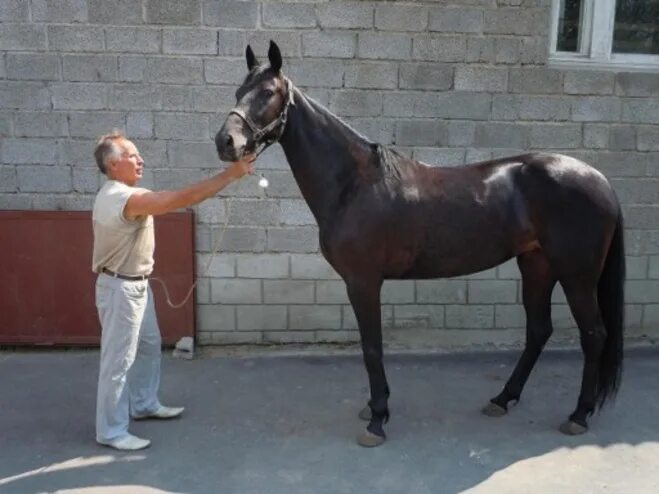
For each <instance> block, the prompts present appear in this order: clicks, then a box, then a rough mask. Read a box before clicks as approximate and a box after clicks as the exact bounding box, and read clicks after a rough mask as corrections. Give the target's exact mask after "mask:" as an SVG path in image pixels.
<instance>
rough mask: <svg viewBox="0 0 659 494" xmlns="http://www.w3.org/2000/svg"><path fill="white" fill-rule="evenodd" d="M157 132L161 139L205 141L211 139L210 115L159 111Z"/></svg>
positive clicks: (156, 124)
mask: <svg viewBox="0 0 659 494" xmlns="http://www.w3.org/2000/svg"><path fill="white" fill-rule="evenodd" d="M155 133H156V137H157V138H159V139H181V140H191V141H195V140H196V141H205V140H207V139H210V135H209V130H208V117H207V116H206V115H194V114H186V113H158V114H156V115H155Z"/></svg>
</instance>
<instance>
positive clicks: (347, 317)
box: [341, 305, 394, 330]
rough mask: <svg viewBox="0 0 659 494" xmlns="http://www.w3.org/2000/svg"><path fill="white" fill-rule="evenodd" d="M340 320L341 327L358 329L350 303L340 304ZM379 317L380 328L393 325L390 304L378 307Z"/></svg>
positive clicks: (392, 313)
mask: <svg viewBox="0 0 659 494" xmlns="http://www.w3.org/2000/svg"><path fill="white" fill-rule="evenodd" d="M342 313H343V314H342V321H341V328H343V329H345V330H350V329H352V330H358V329H359V325H358V324H357V318H356V317H355V312H354V310H353V309H352V306H350V305H344V306H342ZM380 319H381V321H382V328H383V329H386V328H391V327H393V325H394V310H393V306H391V305H383V306H382V307H381V308H380Z"/></svg>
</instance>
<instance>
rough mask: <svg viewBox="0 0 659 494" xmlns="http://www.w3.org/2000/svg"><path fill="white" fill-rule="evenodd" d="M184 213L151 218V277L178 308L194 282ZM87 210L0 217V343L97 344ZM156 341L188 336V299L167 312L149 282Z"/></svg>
mask: <svg viewBox="0 0 659 494" xmlns="http://www.w3.org/2000/svg"><path fill="white" fill-rule="evenodd" d="M193 228H194V219H193V214H192V212H182V213H170V214H167V215H164V216H159V217H156V218H155V236H156V252H155V271H154V276H158V277H160V278H161V279H162V280H163V281H164V282H165V283H166V284H167V288H168V289H169V292H170V294H171V296H172V298H173V301H174V302H179V301H181V300H182V299H183V297H184V296H185V294H186V293H187V291H188V289H189V287H190V286H191V285H192V283H193V280H194V231H193ZM92 242H93V236H92V226H91V213H90V212H88V211H0V344H38V345H58V344H61V345H97V344H98V343H99V341H100V325H99V322H98V316H97V313H96V306H95V304H94V283H95V281H96V275H95V274H94V273H92V271H91V258H92V257H91V256H92ZM152 287H153V291H154V294H155V298H156V311H157V314H158V322H159V324H160V330H161V332H162V337H163V341H164V342H165V343H167V344H172V343H175V342H176V341H177V340H178V339H179V338H181V337H182V336H194V296H192V297H190V300H188V302H187V303H186V304H185V305H184V306H183V307H182V308H180V309H172V308H170V307H169V306H168V305H167V304H166V302H165V297H164V292H163V290H162V288H161V287H160V285H159V284H158V283H153V284H152Z"/></svg>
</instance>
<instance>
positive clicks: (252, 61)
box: [245, 45, 259, 72]
mask: <svg viewBox="0 0 659 494" xmlns="http://www.w3.org/2000/svg"><path fill="white" fill-rule="evenodd" d="M245 58H246V59H247V70H249V71H250V72H251V71H252V69H253V68H254V67H256V66H257V65H258V64H259V61H258V60H257V59H256V55H254V52H253V51H252V47H251V46H249V45H247V49H246V50H245Z"/></svg>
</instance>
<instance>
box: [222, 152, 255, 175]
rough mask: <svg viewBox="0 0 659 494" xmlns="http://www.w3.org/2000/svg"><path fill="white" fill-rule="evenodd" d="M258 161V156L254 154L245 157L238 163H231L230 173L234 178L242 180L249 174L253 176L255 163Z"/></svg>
mask: <svg viewBox="0 0 659 494" xmlns="http://www.w3.org/2000/svg"><path fill="white" fill-rule="evenodd" d="M255 161H256V155H255V154H254V153H249V154H246V155H244V156H243V157H242V158H240V159H239V160H238V161H234V162H233V163H231V166H229V168H228V170H227V171H228V172H229V173H230V174H231V176H232V177H233V178H236V179H238V178H241V177H243V176H245V175H247V174H248V173H249V174H250V175H251V174H252V173H254V168H255V165H254V162H255Z"/></svg>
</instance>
